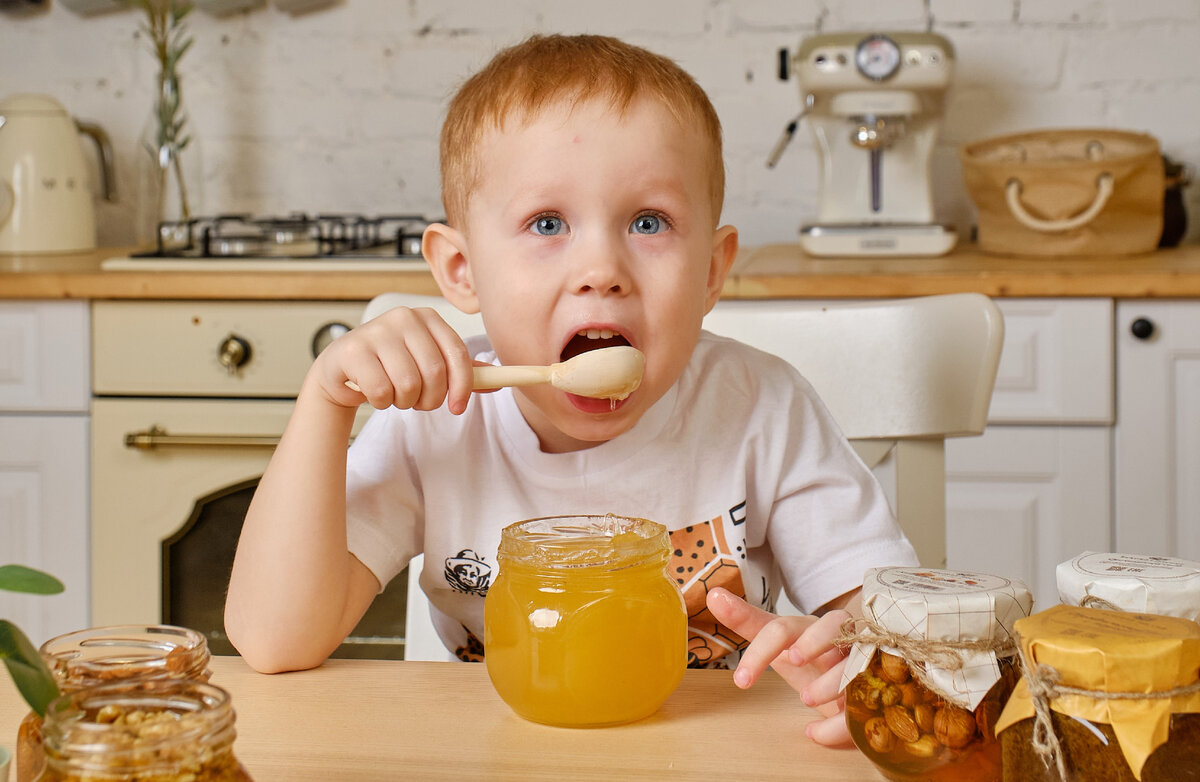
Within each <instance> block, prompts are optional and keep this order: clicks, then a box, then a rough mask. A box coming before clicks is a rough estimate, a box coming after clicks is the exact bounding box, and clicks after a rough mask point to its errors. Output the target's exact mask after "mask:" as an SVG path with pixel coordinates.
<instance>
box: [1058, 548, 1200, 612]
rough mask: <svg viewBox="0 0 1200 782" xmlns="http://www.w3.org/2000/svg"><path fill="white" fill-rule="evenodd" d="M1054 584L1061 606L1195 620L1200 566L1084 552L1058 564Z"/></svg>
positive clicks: (1199, 600) (1169, 559) (1199, 606)
mask: <svg viewBox="0 0 1200 782" xmlns="http://www.w3.org/2000/svg"><path fill="white" fill-rule="evenodd" d="M1055 580H1056V581H1057V583H1058V597H1059V599H1060V600H1062V602H1063V604H1064V605H1070V606H1083V607H1084V608H1106V609H1108V610H1110V611H1133V612H1135V613H1140V614H1158V615H1159V616H1177V617H1180V618H1181V619H1191V620H1192V621H1193V622H1200V562H1190V561H1188V560H1186V559H1175V558H1173V557H1156V556H1150V555H1145V554H1112V553H1110V554H1098V553H1095V552H1092V551H1085V552H1083V553H1082V554H1080V555H1079V556H1077V557H1074V558H1073V559H1069V560H1067V561H1066V562H1062V563H1059V565H1058V568H1057V569H1056V570H1055Z"/></svg>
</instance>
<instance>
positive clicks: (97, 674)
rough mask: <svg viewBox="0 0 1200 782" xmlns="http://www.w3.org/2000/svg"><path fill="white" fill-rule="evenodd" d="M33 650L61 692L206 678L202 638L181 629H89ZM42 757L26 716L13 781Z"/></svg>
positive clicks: (35, 727)
mask: <svg viewBox="0 0 1200 782" xmlns="http://www.w3.org/2000/svg"><path fill="white" fill-rule="evenodd" d="M38 651H39V652H40V653H41V655H42V658H43V659H44V660H45V661H46V664H47V665H48V666H49V668H50V671H51V672H52V673H53V674H54V678H55V679H56V680H57V682H58V689H59V692H60V693H62V694H69V693H72V692H76V691H78V690H82V689H84V688H88V687H95V686H98V685H102V684H111V683H114V682H118V681H140V680H145V679H185V680H188V681H195V682H207V681H208V679H209V676H210V671H209V670H208V662H209V659H210V655H209V651H208V642H207V640H205V638H204V636H203V635H201V634H200V633H198V632H196V631H195V630H189V629H187V628H185V627H174V626H171V625H113V626H109V627H93V628H89V629H86V630H78V631H76V632H73V633H67V634H66V635H60V636H57V637H55V638H51V639H50V640H49V641H46V642H45V643H44V644H42V646H41V648H40V649H39V650H38ZM43 757H44V755H43V752H42V718H41V717H39V716H38V715H37V714H36V713H34V712H30V713H29V714H27V715H26V716H25V719H24V720H22V722H21V725H20V727H19V728H18V731H17V782H32V780H34V779H36V778H37V775H38V773H39V772H40V771H41V770H42V764H43Z"/></svg>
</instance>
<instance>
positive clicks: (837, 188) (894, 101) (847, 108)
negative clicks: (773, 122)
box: [768, 32, 956, 256]
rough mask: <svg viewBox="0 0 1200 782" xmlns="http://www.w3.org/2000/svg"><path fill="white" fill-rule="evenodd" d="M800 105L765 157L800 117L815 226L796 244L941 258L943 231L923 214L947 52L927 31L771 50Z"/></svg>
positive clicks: (816, 251)
mask: <svg viewBox="0 0 1200 782" xmlns="http://www.w3.org/2000/svg"><path fill="white" fill-rule="evenodd" d="M789 65H790V69H791V71H792V72H793V73H795V75H796V77H797V79H798V81H799V83H800V94H801V96H802V97H803V99H804V104H805V108H804V110H803V111H802V112H801V114H800V115H799V116H798V117H797V118H796V120H794V121H793V122H792V123H791V124H790V125H789V134H788V135H787V136H785V137H784V138H783V139H781V141H780V144H779V145H777V146H776V149H775V150H774V151H773V152H772V155H771V160H769V161H768V165H774V161H775V160H776V159H778V156H779V154H780V153H781V152H782V149H783V146H784V145H785V144H786V140H787V138H788V137H789V136H790V132H794V130H795V128H796V126H797V124H798V123H799V121H800V120H801V119H805V120H807V125H808V128H809V130H810V131H811V133H812V137H813V141H814V143H815V146H816V150H817V155H818V157H819V162H820V177H819V181H818V211H817V219H816V222H814V223H812V224H807V225H804V226H802V227H801V230H800V244H801V246H803V248H804V250H805V251H806V252H807V253H808V254H809V255H814V256H914V255H924V256H928V255H942V254H945V253H947V252H949V251H950V250H951V249H952V248H953V247H954V245H955V241H956V236H955V233H954V231H953V230H952V229H950V228H948V227H946V226H943V225H939V224H938V223H936V222H935V220H934V215H933V194H932V189H931V183H930V170H929V163H930V156H931V155H932V153H933V147H934V143H935V141H936V140H937V135H938V130H939V127H940V124H941V118H942V101H943V98H944V96H945V93H946V90H947V89H948V88H949V86H950V80H951V77H952V75H953V72H954V47H953V46H952V45H951V43H950V42H949V41H948V40H946V39H945V38H943V37H942V36H940V35H937V34H936V33H931V32H892V33H886V34H880V33H876V34H864V33H831V34H821V35H815V36H813V37H810V38H807V39H805V40H804V41H803V42H802V43H801V45H800V48H799V49H798V50H797V51H796V52H795V54H794V55H790V56H789V55H787V54H786V53H781V59H780V67H781V73H780V75H781V77H784V78H786V76H787V66H789Z"/></svg>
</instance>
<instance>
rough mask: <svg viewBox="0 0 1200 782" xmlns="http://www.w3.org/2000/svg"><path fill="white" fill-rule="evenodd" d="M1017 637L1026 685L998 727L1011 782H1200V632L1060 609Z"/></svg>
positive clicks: (1167, 622) (1021, 625)
mask: <svg viewBox="0 0 1200 782" xmlns="http://www.w3.org/2000/svg"><path fill="white" fill-rule="evenodd" d="M1016 630H1017V634H1018V636H1019V640H1020V644H1021V651H1022V654H1023V655H1024V660H1023V671H1022V673H1023V675H1022V678H1021V680H1020V681H1019V682H1018V684H1017V687H1016V688H1015V689H1014V691H1013V695H1012V697H1011V698H1010V699H1009V701H1008V703H1007V704H1006V705H1005V707H1004V711H1003V713H1002V714H1001V717H1000V720H999V721H998V722H997V732H998V733H999V734H1000V740H1001V745H1002V747H1003V756H1004V780H1005V782H1060V781H1062V780H1066V781H1067V782H1135V781H1137V780H1140V782H1188V780H1200V673H1198V671H1200V625H1197V624H1196V623H1195V622H1193V621H1192V620H1190V619H1186V618H1182V617H1172V616H1164V615H1155V614H1144V613H1136V612H1123V611H1113V610H1111V609H1108V610H1102V609H1095V608H1084V607H1079V606H1070V605H1057V606H1054V607H1052V608H1049V609H1047V610H1045V611H1041V612H1039V613H1037V614H1034V615H1033V616H1031V617H1029V618H1028V619H1022V620H1021V621H1019V622H1017V626H1016ZM1039 701H1040V702H1041V705H1044V706H1045V708H1044V709H1042V710H1041V713H1040V715H1039V709H1038V705H1039ZM1039 722H1041V727H1042V728H1044V731H1041V732H1040V733H1041V735H1042V736H1043V740H1042V741H1041V742H1040V743H1041V745H1042V749H1040V750H1039V749H1037V748H1035V746H1034V741H1033V736H1034V733H1035V730H1037V729H1038V723H1039ZM1060 765H1061V771H1060Z"/></svg>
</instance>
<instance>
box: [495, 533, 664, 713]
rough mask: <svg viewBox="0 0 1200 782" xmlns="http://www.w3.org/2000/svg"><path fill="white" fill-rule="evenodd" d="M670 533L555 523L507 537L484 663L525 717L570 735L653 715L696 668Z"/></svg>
mask: <svg viewBox="0 0 1200 782" xmlns="http://www.w3.org/2000/svg"><path fill="white" fill-rule="evenodd" d="M669 555H670V548H669V546H668V538H667V530H666V528H665V527H664V526H663V525H661V524H657V523H655V522H652V521H647V520H645V519H636V518H625V517H619V516H612V515H609V516H556V517H547V518H539V519H532V520H529V521H522V522H519V523H516V524H512V525H510V526H508V527H506V528H505V529H504V531H503V533H502V535H501V541H500V548H499V551H498V553H497V557H496V558H497V562H498V563H499V566H500V572H499V575H498V576H497V578H496V581H495V583H494V584H492V586H491V588H490V589H489V590H488V594H487V598H486V600H485V603H484V655H485V657H484V659H485V661H486V664H487V671H488V675H489V676H490V677H491V680H492V684H493V685H494V686H495V688H496V692H497V693H499V695H500V697H501V698H502V699H503V700H504V701H505V702H506V703H507V704H508V705H509V706H510V707H512V709H513V710H514V711H515V712H516V713H517V714H519V715H520V716H522V717H524V718H526V719H529V720H532V721H534V722H541V723H545V724H550V725H560V726H567V727H585V726H591V727H595V726H603V725H618V724H622V723H626V722H632V721H634V720H638V719H641V718H643V717H647V716H649V715H650V714H653V713H654V712H655V711H656V710H657V709H658V708H659V706H661V705H662V703H663V701H665V700H666V698H667V696H669V695H670V694H671V693H672V692H674V690H675V688H676V687H677V686H678V684H679V681H680V679H682V678H683V671H684V668H685V667H686V666H687V611H686V609H685V607H684V602H683V595H682V594H681V593H680V591H679V587H678V586H677V585H676V584H675V582H674V580H672V579H671V578H670V577H669V576H668V575H667V572H666V566H667V560H668V557H669Z"/></svg>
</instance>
